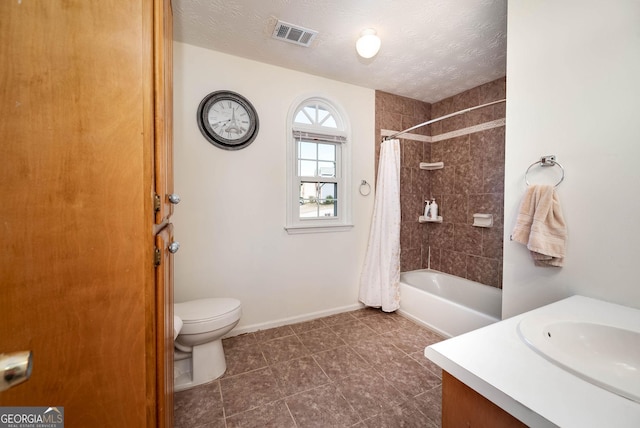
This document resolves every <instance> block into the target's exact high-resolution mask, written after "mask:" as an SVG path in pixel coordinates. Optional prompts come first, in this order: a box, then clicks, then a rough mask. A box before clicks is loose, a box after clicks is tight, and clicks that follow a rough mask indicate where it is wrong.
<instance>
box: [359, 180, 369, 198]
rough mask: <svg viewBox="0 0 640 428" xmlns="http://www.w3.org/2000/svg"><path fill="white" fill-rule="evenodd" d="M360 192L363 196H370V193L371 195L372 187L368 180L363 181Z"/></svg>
mask: <svg viewBox="0 0 640 428" xmlns="http://www.w3.org/2000/svg"><path fill="white" fill-rule="evenodd" d="M358 190H359V192H360V194H361V195H362V196H369V193H371V185H370V184H369V183H367V180H362V181H361V182H360V188H359V189H358Z"/></svg>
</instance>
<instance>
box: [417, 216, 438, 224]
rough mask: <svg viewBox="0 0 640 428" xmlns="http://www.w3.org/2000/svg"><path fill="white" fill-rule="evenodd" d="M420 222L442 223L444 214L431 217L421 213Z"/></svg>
mask: <svg viewBox="0 0 640 428" xmlns="http://www.w3.org/2000/svg"><path fill="white" fill-rule="evenodd" d="M418 223H442V216H440V215H439V216H438V217H436V218H431V217H425V216H423V215H421V216H420V217H418Z"/></svg>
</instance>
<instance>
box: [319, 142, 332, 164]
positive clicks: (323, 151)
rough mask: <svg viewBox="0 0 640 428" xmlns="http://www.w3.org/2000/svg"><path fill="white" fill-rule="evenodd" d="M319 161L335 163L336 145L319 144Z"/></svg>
mask: <svg viewBox="0 0 640 428" xmlns="http://www.w3.org/2000/svg"><path fill="white" fill-rule="evenodd" d="M318 159H319V160H325V161H335V160H336V146H335V145H334V144H318Z"/></svg>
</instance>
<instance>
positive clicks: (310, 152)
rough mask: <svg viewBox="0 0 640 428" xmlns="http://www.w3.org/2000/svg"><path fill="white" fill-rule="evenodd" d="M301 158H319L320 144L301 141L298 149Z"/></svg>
mask: <svg viewBox="0 0 640 428" xmlns="http://www.w3.org/2000/svg"><path fill="white" fill-rule="evenodd" d="M298 158H299V159H318V145H317V144H316V143H309V142H307V141H300V142H299V149H298Z"/></svg>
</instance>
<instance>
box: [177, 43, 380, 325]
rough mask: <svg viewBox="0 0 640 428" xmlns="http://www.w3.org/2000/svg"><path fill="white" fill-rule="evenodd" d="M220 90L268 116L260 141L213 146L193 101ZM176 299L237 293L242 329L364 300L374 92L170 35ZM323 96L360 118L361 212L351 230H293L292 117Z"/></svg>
mask: <svg viewBox="0 0 640 428" xmlns="http://www.w3.org/2000/svg"><path fill="white" fill-rule="evenodd" d="M215 90H231V91H235V92H238V93H240V94H242V95H244V96H245V97H247V98H248V99H249V100H250V101H251V103H252V104H253V105H254V107H255V108H256V110H257V112H258V116H259V119H260V131H259V134H258V137H257V138H256V140H255V141H254V142H253V143H252V144H251V145H250V146H248V147H247V148H245V149H243V150H239V151H225V150H221V149H219V148H217V147H214V146H213V145H211V144H210V143H209V142H208V141H207V140H205V139H204V137H203V136H202V135H201V134H200V131H199V130H198V126H197V124H196V111H197V107H198V104H199V103H200V101H201V100H202V98H203V97H204V96H205V95H207V94H208V93H210V92H213V91H215ZM174 91H175V94H174V98H175V101H174V104H175V107H174V110H175V112H174V121H175V127H174V133H175V135H174V141H175V143H174V144H175V148H174V159H175V167H174V169H175V188H176V192H177V193H179V194H180V196H181V197H182V202H180V205H178V206H177V207H176V210H175V216H174V224H175V227H176V239H177V240H178V241H180V243H181V248H180V252H179V253H177V255H176V257H175V300H176V301H177V302H179V301H184V300H189V299H194V298H201V297H223V296H224V297H235V298H238V299H240V300H241V301H242V307H243V315H242V319H241V320H240V324H239V325H238V327H237V328H236V331H248V330H252V329H255V328H265V327H269V326H274V325H278V324H281V323H283V322H284V321H286V320H291V319H294V320H296V319H299V320H301V319H304V318H306V317H308V316H309V315H310V314H314V313H318V312H320V313H329V312H332V311H338V310H340V309H341V308H342V309H345V307H355V305H357V294H358V280H359V276H360V269H361V266H362V261H363V259H364V252H365V249H366V245H367V238H368V232H369V224H370V217H371V213H372V210H373V194H371V195H370V196H368V197H363V196H361V195H360V194H359V193H358V191H357V189H358V185H359V183H360V181H361V180H363V179H366V180H367V181H368V182H370V183H373V182H374V117H375V115H374V107H375V99H374V95H375V94H374V91H373V90H370V89H365V88H361V87H357V86H353V85H348V84H344V83H340V82H336V81H332V80H328V79H324V78H320V77H316V76H312V75H308V74H304V73H299V72H295V71H291V70H287V69H283V68H279V67H274V66H270V65H266V64H263V63H258V62H254V61H249V60H246V59H243V58H239V57H234V56H230V55H225V54H222V53H219V52H214V51H210V50H206V49H202V48H198V47H194V46H191V45H187V44H183V43H177V42H176V43H175V44H174ZM305 95H308V96H312V95H319V96H323V97H326V98H328V99H330V100H333V101H335V102H336V103H338V104H339V105H340V106H342V108H343V109H344V111H346V112H347V114H348V118H349V120H350V122H351V129H352V142H351V144H352V153H351V155H352V163H353V169H352V172H353V174H352V189H351V190H352V192H353V223H354V224H355V227H354V228H353V229H352V230H350V231H348V232H337V233H316V234H306V235H288V234H287V232H286V231H285V230H284V228H283V227H284V225H285V217H286V210H285V205H286V204H285V201H286V141H287V134H286V120H287V113H288V111H289V108H290V107H291V105H292V103H293V102H294V101H296V100H298V101H300V99H299V98H300V97H301V96H305Z"/></svg>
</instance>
